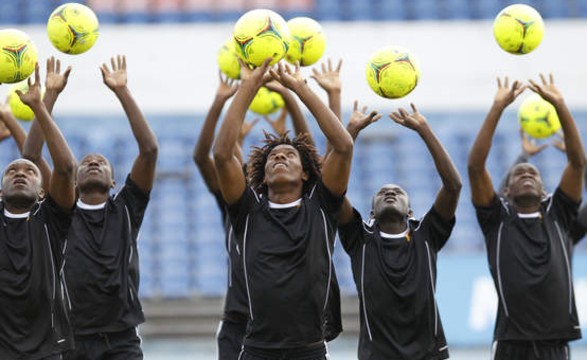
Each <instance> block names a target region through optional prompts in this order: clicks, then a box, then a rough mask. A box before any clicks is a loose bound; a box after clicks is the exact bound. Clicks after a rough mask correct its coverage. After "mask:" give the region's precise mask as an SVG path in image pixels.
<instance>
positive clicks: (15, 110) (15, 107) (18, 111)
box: [8, 81, 44, 121]
mask: <svg viewBox="0 0 587 360" xmlns="http://www.w3.org/2000/svg"><path fill="white" fill-rule="evenodd" d="M16 90H20V91H22V92H23V93H26V92H27V91H28V90H29V86H28V84H27V82H26V81H22V82H19V83H16V84H14V85H12V86H11V87H10V89H9V90H8V105H10V111H11V112H12V115H14V117H15V118H17V119H19V120H22V121H31V120H33V119H34V118H35V113H33V110H31V108H30V107H29V106H28V105H25V104H24V103H23V102H22V101H20V98H19V97H18V94H17V93H16ZM42 92H43V93H44V91H42Z"/></svg>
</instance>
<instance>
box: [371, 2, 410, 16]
mask: <svg viewBox="0 0 587 360" xmlns="http://www.w3.org/2000/svg"><path fill="white" fill-rule="evenodd" d="M374 7H375V10H374V11H373V12H372V16H373V19H374V20H405V19H407V9H406V2H405V1H403V0H379V1H375V5H374Z"/></svg>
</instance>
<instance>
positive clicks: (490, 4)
mask: <svg viewBox="0 0 587 360" xmlns="http://www.w3.org/2000/svg"><path fill="white" fill-rule="evenodd" d="M471 5H472V6H473V8H472V9H471V10H472V13H473V18H475V19H493V18H495V16H496V15H497V14H498V13H499V12H500V11H501V9H502V8H503V7H504V6H502V4H501V3H500V1H498V0H476V1H472V2H471Z"/></svg>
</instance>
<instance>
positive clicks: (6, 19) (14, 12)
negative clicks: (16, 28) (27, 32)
mask: <svg viewBox="0 0 587 360" xmlns="http://www.w3.org/2000/svg"><path fill="white" fill-rule="evenodd" d="M22 14H23V12H21V11H20V7H19V1H14V0H9V1H0V23H2V24H19V23H21V22H22V18H23V16H22Z"/></svg>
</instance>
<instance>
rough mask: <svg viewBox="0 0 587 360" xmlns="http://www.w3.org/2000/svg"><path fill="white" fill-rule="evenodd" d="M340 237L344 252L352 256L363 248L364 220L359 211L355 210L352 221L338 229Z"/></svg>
mask: <svg viewBox="0 0 587 360" xmlns="http://www.w3.org/2000/svg"><path fill="white" fill-rule="evenodd" d="M338 237H339V238H340V242H341V243H342V247H343V248H344V250H345V251H346V252H347V254H349V255H350V256H352V255H353V254H355V253H356V252H357V250H358V249H359V248H360V247H361V244H362V243H363V242H364V240H363V219H362V218H361V214H359V212H358V211H357V209H355V208H353V218H352V220H351V221H350V222H349V223H347V224H344V225H341V226H339V227H338Z"/></svg>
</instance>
